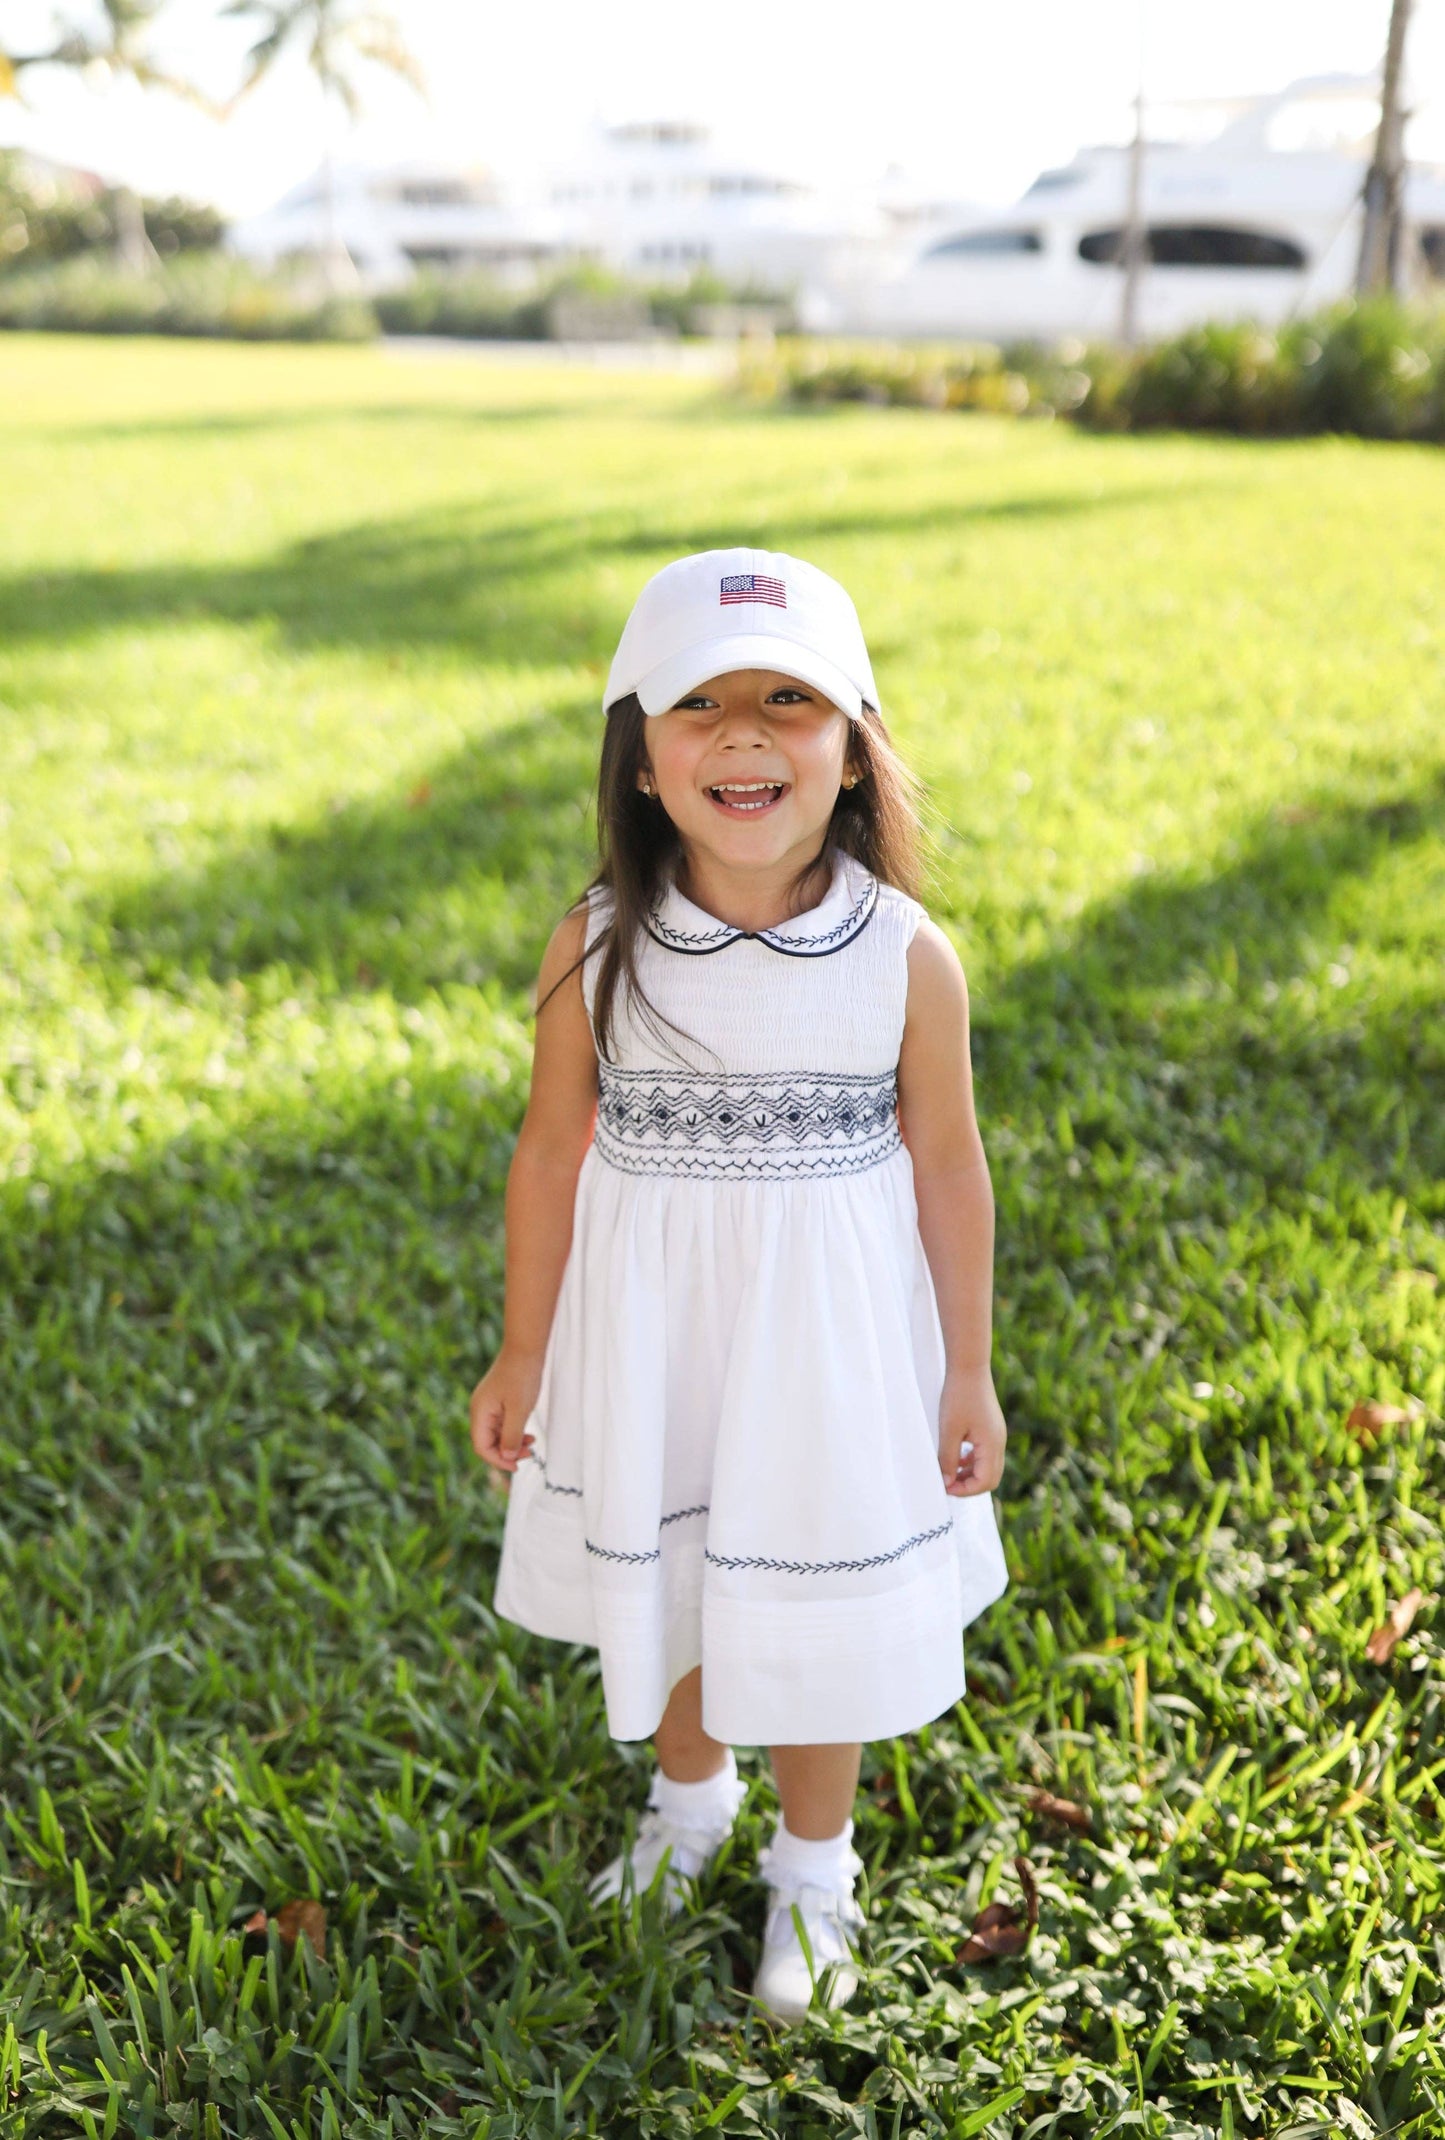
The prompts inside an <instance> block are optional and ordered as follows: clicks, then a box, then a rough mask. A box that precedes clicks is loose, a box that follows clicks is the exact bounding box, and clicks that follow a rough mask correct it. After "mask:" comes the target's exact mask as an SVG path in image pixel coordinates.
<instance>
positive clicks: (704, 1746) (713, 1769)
mask: <svg viewBox="0 0 1445 2140" xmlns="http://www.w3.org/2000/svg"><path fill="white" fill-rule="evenodd" d="M652 1743H653V1745H654V1746H655V1747H656V1749H657V1765H658V1767H659V1768H660V1769H661V1770H662V1773H663V1775H664V1776H666V1777H667V1778H668V1779H669V1780H670V1781H671V1782H673V1783H703V1782H705V1781H706V1779H707V1778H708V1777H709V1776H715V1775H716V1774H717V1773H718V1771H719V1769H721V1768H722V1767H723V1765H724V1764H725V1762H726V1761H727V1757H728V1750H727V1748H726V1746H723V1745H721V1744H720V1743H719V1742H718V1740H716V1739H710V1738H709V1737H708V1735H707V1733H706V1732H705V1731H704V1730H703V1728H702V1666H701V1665H700V1664H696V1665H694V1666H693V1668H692V1670H691V1671H690V1672H685V1673H684V1674H683V1676H682V1678H681V1679H680V1680H678V1682H677V1684H676V1686H675V1687H674V1688H673V1690H672V1692H671V1694H670V1695H669V1696H668V1698H667V1707H666V1709H665V1710H664V1711H663V1713H662V1722H661V1723H660V1724H659V1725H658V1727H657V1730H656V1731H655V1732H654V1733H653V1737H652ZM838 1825H839V1826H840V1827H841V1826H842V1822H841V1821H840V1822H839V1824H838Z"/></svg>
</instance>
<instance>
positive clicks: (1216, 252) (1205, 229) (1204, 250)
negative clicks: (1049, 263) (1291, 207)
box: [1079, 223, 1305, 268]
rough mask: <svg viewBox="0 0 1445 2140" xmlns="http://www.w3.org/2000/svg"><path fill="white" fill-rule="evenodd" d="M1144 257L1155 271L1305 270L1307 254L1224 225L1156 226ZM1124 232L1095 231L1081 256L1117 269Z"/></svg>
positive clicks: (1290, 243) (1289, 243)
mask: <svg viewBox="0 0 1445 2140" xmlns="http://www.w3.org/2000/svg"><path fill="white" fill-rule="evenodd" d="M1146 237H1147V243H1146V246H1145V258H1146V259H1147V260H1148V261H1149V262H1150V263H1151V264H1152V265H1153V266H1154V267H1203V268H1302V267H1303V266H1304V265H1305V256H1304V253H1303V251H1302V250H1301V248H1300V247H1299V246H1298V245H1296V244H1295V242H1294V240H1293V239H1292V238H1279V237H1274V236H1271V234H1270V233H1269V232H1268V231H1263V230H1241V229H1239V228H1237V227H1233V226H1231V225H1229V224H1224V223H1152V224H1151V225H1150V226H1149V229H1148V232H1147V233H1146ZM1123 251H1124V233H1123V231H1122V230H1091V231H1088V232H1086V233H1085V235H1084V236H1083V237H1082V238H1080V240H1079V258H1080V259H1081V260H1091V261H1093V262H1094V263H1095V264H1096V265H1097V266H1103V267H1108V266H1113V265H1114V264H1116V263H1117V262H1118V261H1119V260H1121V259H1122V257H1123Z"/></svg>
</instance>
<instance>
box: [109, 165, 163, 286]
mask: <svg viewBox="0 0 1445 2140" xmlns="http://www.w3.org/2000/svg"><path fill="white" fill-rule="evenodd" d="M114 200H115V256H116V259H117V260H118V261H119V263H120V265H121V266H122V267H123V268H124V269H125V271H126V273H127V274H128V275H148V274H149V273H150V271H151V269H152V268H153V267H156V266H158V265H159V260H160V255H159V254H158V253H157V251H156V249H155V247H154V246H153V245H152V244H151V241H150V239H149V237H148V236H147V234H146V220H145V211H144V209H143V208H142V207H141V202H140V196H139V194H137V193H136V192H135V191H134V189H133V188H132V187H130V186H117V187H116V189H115V194H114Z"/></svg>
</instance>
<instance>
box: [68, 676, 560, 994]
mask: <svg viewBox="0 0 1445 2140" xmlns="http://www.w3.org/2000/svg"><path fill="white" fill-rule="evenodd" d="M601 722H602V716H601V713H600V711H599V709H598V707H597V705H596V703H595V701H589V702H588V703H587V704H585V705H575V706H569V707H567V708H566V709H560V708H554V707H547V708H545V709H542V710H540V711H539V712H537V713H536V714H535V715H534V716H533V717H532V718H531V719H529V720H521V721H511V722H508V723H506V724H505V725H502V726H499V727H497V728H496V729H493V730H489V731H487V732H485V733H483V734H481V735H479V736H477V737H476V738H475V739H474V740H473V741H471V742H469V743H468V744H467V745H466V747H465V748H464V749H462V750H460V751H458V752H456V753H455V754H454V755H453V756H451V757H450V758H448V759H446V760H444V761H443V762H442V763H440V764H438V765H436V766H434V767H433V768H432V769H431V771H430V773H429V775H428V777H427V779H426V780H424V781H422V782H419V783H417V784H415V785H414V786H413V788H412V791H411V794H410V797H409V798H408V799H407V800H406V801H403V802H400V803H397V802H390V801H389V802H386V803H379V804H373V803H358V802H346V803H345V804H343V805H342V806H341V807H340V808H339V809H337V810H335V811H334V812H331V813H328V814H326V815H323V816H321V817H319V818H317V819H316V820H314V821H313V822H312V823H311V824H309V825H304V826H295V825H275V826H271V827H268V828H266V829H265V830H264V831H262V832H261V833H259V834H258V835H257V836H256V837H255V838H254V839H252V840H251V841H249V842H247V843H245V844H243V845H241V846H239V847H236V848H234V849H231V850H228V851H226V852H224V853H222V854H221V855H220V856H218V857H217V858H216V859H215V860H213V861H211V862H209V863H204V864H202V865H200V866H199V867H196V868H193V869H185V870H181V871H179V872H177V873H176V874H175V875H173V876H170V877H164V878H159V879H157V878H143V879H141V880H139V881H137V882H135V883H132V884H130V885H128V886H123V887H121V888H120V889H119V890H116V889H114V888H112V889H111V890H109V891H108V892H107V894H106V897H105V899H104V902H103V903H102V904H101V905H100V906H99V907H98V908H97V909H95V910H93V916H94V919H95V920H96V921H97V922H98V923H99V925H100V926H101V927H102V928H103V929H104V930H106V931H107V932H109V933H110V935H111V937H112V941H113V942H114V943H115V945H116V948H117V950H118V951H119V952H120V953H121V959H122V964H121V967H120V969H119V971H118V972H117V970H116V969H115V968H113V967H109V966H107V967H104V968H102V972H103V973H108V974H114V975H115V977H116V979H117V980H118V982H119V984H120V986H121V987H122V988H124V987H126V986H128V985H130V982H131V981H132V980H134V979H137V978H143V979H145V980H147V981H149V982H151V983H153V984H155V985H158V986H165V985H166V983H167V980H168V978H173V977H174V976H175V975H176V974H178V973H180V972H190V973H204V974H208V975H209V976H210V977H211V978H212V979H215V980H223V981H224V980H230V979H231V978H233V977H234V976H238V975H247V974H253V973H256V972H258V971H260V970H261V969H263V968H266V967H270V966H284V967H286V968H288V969H292V970H295V969H302V970H305V971H306V972H308V973H310V974H311V975H312V976H313V977H314V978H315V980H316V982H317V983H318V985H319V986H320V987H321V988H322V989H323V991H326V992H331V991H333V990H337V989H347V988H356V989H371V988H375V987H378V986H385V987H388V988H390V989H391V990H392V992H393V993H394V994H395V995H397V996H398V997H400V998H403V999H405V1000H408V1001H415V1000H416V999H417V998H418V997H419V996H420V995H422V994H424V993H425V992H426V991H427V990H428V989H430V988H434V987H438V986H441V985H443V984H444V983H446V982H448V981H461V982H468V983H477V982H481V981H484V980H491V979H494V978H495V979H496V980H497V981H499V982H500V984H501V985H502V986H503V987H505V988H508V989H515V990H526V989H527V988H529V987H530V985H531V984H532V982H534V981H535V979H536V974H537V965H538V961H539V960H540V957H541V951H542V947H543V945H544V944H545V942H546V938H547V935H548V933H549V932H550V930H551V928H552V926H553V925H554V924H555V922H556V921H558V920H559V919H560V918H561V915H562V913H563V911H564V909H565V908H566V907H567V906H569V905H570V904H571V902H572V901H573V899H575V898H577V897H578V896H579V895H580V893H581V890H582V887H583V885H584V884H585V882H586V880H587V877H588V876H589V875H590V874H591V856H592V852H593V843H592V840H591V836H590V828H589V819H588V803H589V798H590V796H591V793H592V789H593V786H594V783H595V779H596V771H597V752H598V747H599V741H600V733H601Z"/></svg>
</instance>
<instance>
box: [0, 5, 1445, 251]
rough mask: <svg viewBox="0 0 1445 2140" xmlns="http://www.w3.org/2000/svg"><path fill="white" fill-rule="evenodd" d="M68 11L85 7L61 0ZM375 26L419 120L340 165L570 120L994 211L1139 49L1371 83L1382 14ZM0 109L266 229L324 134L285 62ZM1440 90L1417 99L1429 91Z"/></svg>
mask: <svg viewBox="0 0 1445 2140" xmlns="http://www.w3.org/2000/svg"><path fill="white" fill-rule="evenodd" d="M62 4H63V5H65V4H69V6H70V8H71V11H72V12H73V13H77V14H78V13H81V12H82V11H83V9H84V6H85V4H86V0H62ZM393 12H394V13H395V15H396V16H397V18H398V20H399V21H400V23H401V26H402V29H403V33H404V35H405V37H406V39H407V42H408V43H409V44H410V46H411V48H412V49H413V51H414V52H415V53H416V55H417V57H418V58H419V60H420V61H421V64H422V66H423V69H424V71H425V73H426V75H427V77H428V79H429V82H430V85H431V97H430V101H429V102H426V103H423V102H422V101H421V100H420V99H418V98H417V97H416V96H414V95H413V94H412V93H411V92H410V91H408V90H405V89H403V88H401V87H400V86H398V85H394V84H391V83H389V82H388V81H387V80H386V79H385V78H384V77H381V76H374V77H373V78H372V79H371V81H370V82H369V84H368V110H367V114H366V116H365V118H364V120H363V122H362V124H361V125H360V127H359V128H357V129H355V130H354V131H347V130H345V129H342V128H339V127H338V128H335V130H334V138H335V142H336V146H337V149H338V152H339V153H341V154H344V155H347V156H352V155H356V156H360V157H362V158H364V159H366V160H368V161H371V160H376V161H384V160H389V159H391V158H393V157H404V156H416V155H423V156H425V155H432V154H437V155H441V156H444V157H446V158H448V159H452V160H456V161H460V162H464V163H472V164H488V165H492V166H494V167H496V168H498V169H500V170H502V171H515V172H520V173H525V172H526V171H527V170H529V169H531V168H535V167H537V166H540V165H542V164H545V163H546V162H547V161H549V160H553V159H557V158H560V157H563V156H565V155H566V153H567V152H568V150H569V148H570V147H571V146H572V145H573V144H574V143H575V142H576V140H577V139H578V137H579V136H580V135H581V133H582V132H583V131H584V130H585V128H586V127H587V125H588V123H589V122H590V121H592V120H595V119H605V120H621V119H637V118H652V117H658V116H667V117H684V118H691V119H697V120H701V121H702V122H704V123H707V124H710V125H712V126H713V127H714V128H715V129H716V130H717V132H718V134H719V135H720V137H721V138H722V139H724V140H725V141H727V142H729V143H731V144H732V145H733V146H734V147H735V148H736V149H737V150H738V151H739V152H740V153H743V154H747V155H751V156H756V157H759V158H762V159H764V160H766V161H768V162H770V163H774V164H777V165H779V166H782V167H784V168H789V169H793V170H796V171H798V172H799V173H802V174H807V175H812V176H816V177H819V178H822V179H826V180H833V181H840V182H841V181H843V180H845V179H848V178H854V179H860V180H862V181H864V182H865V183H869V182H871V181H872V180H873V179H874V178H876V177H877V176H878V175H879V174H880V173H881V172H882V171H883V170H884V169H885V168H886V167H887V166H888V165H890V164H893V163H897V164H901V165H903V166H905V167H906V168H907V169H908V170H909V171H911V172H914V173H916V175H917V176H918V178H919V180H920V181H921V182H922V183H924V184H925V185H927V186H929V187H933V188H936V189H938V190H939V191H941V192H947V193H948V194H950V195H952V196H954V197H957V198H963V199H968V200H973V201H978V202H1000V201H1005V200H1011V199H1013V198H1015V197H1016V195H1017V194H1018V193H1019V192H1020V191H1021V190H1022V189H1023V187H1024V186H1025V185H1026V184H1027V183H1028V181H1029V179H1030V178H1031V177H1032V176H1033V174H1034V173H1035V172H1036V171H1037V170H1038V169H1040V168H1041V167H1042V166H1044V165H1046V164H1049V163H1053V162H1057V161H1060V160H1063V159H1065V158H1067V157H1068V156H1069V155H1070V154H1071V153H1072V152H1073V150H1074V149H1075V147H1077V146H1078V145H1079V144H1080V143H1081V142H1085V141H1104V140H1118V139H1121V138H1123V137H1124V135H1125V134H1126V132H1127V130H1128V127H1129V123H1130V100H1131V98H1132V96H1133V94H1134V86H1135V81H1136V78H1137V75H1138V71H1139V55H1140V46H1141V25H1142V43H1143V51H1144V73H1145V81H1146V86H1147V88H1148V90H1149V92H1150V93H1151V95H1153V96H1154V97H1156V98H1160V99H1178V98H1197V97H1214V96H1224V95H1237V94H1241V93H1248V92H1251V91H1257V90H1266V89H1273V88H1276V87H1279V86H1281V85H1282V84H1283V83H1285V82H1286V81H1288V80H1290V79H1291V78H1293V77H1294V76H1297V75H1304V74H1318V73H1327V72H1332V71H1335V70H1341V71H1348V72H1358V71H1362V70H1365V69H1368V68H1370V67H1372V66H1374V65H1377V64H1378V60H1379V55H1380V53H1381V51H1382V49H1383V46H1384V39H1385V30H1386V25H1387V21H1388V14H1389V7H1388V0H1211V5H1210V6H1209V7H1208V8H1207V9H1203V8H1193V7H1190V8H1184V7H1179V6H1178V5H1176V4H1174V0H1090V4H1088V5H1086V6H1081V5H1079V0H1014V4H1012V5H1011V6H1009V7H1006V8H1000V7H999V6H998V5H997V4H996V0H993V4H991V5H988V6H984V5H981V4H979V0H890V4H889V5H888V6H887V7H886V8H880V7H879V6H878V5H877V0H868V4H866V5H865V4H863V0H774V4H773V5H771V6H769V7H768V8H766V9H763V10H760V11H759V10H747V11H738V10H729V9H726V8H717V7H712V6H698V5H695V4H692V5H687V4H684V5H679V0H612V4H611V5H610V6H608V7H598V6H597V5H596V0H531V4H530V5H528V6H527V7H524V8H514V9H511V10H506V9H501V8H498V7H496V6H495V5H491V4H488V5H483V4H481V0H400V4H399V5H396V6H394V8H393ZM7 17H8V19H9V20H10V22H11V23H13V24H14V25H15V30H14V32H13V33H12V34H16V35H17V36H18V38H19V39H21V40H23V39H24V37H25V35H26V34H27V32H28V33H32V34H33V35H34V36H35V37H37V38H43V37H44V36H45V34H46V30H47V26H48V25H49V23H50V22H51V21H52V20H53V16H52V11H51V9H50V7H49V6H47V5H45V4H43V0H7ZM162 27H163V33H164V34H163V36H162V38H161V46H162V50H163V52H164V54H165V56H166V57H167V58H168V59H169V60H170V61H171V62H172V63H173V64H174V65H176V66H177V67H178V68H180V69H182V70H183V71H188V72H190V73H191V74H192V75H193V76H195V77H196V78H199V79H201V80H203V81H204V82H206V83H207V84H208V85H209V86H210V87H211V88H212V89H214V90H215V91H217V92H223V91H225V90H226V89H227V88H229V87H230V86H231V85H232V84H233V82H234V80H235V76H236V68H237V62H238V58H239V55H240V52H241V50H242V49H243V42H244V30H243V28H242V26H241V25H240V24H237V23H222V22H220V21H219V19H218V15H217V11H216V9H215V8H214V7H212V6H211V5H209V4H207V0H172V4H171V6H170V7H169V8H168V9H167V11H166V13H165V15H164V16H163V17H162ZM1411 79H1412V85H1413V89H1414V101H1415V102H1416V104H1417V105H1418V106H1420V111H1419V116H1418V118H1417V119H1416V121H1415V122H1414V126H1413V130H1412V137H1411V146H1412V149H1413V152H1414V153H1415V154H1417V155H1426V156H1430V157H1433V158H1438V159H1439V160H1441V161H1445V0H1416V11H1415V23H1414V28H1413V30H1412V37H1411ZM29 81H30V85H31V86H30V87H29V88H28V89H27V102H28V104H29V106H30V109H28V110H25V109H22V108H20V107H18V106H17V105H15V104H14V103H8V104H0V142H8V143H22V144H25V145H28V146H31V147H33V148H35V149H38V150H41V151H43V152H46V153H49V154H51V155H53V156H56V157H59V158H61V159H62V160H65V161H70V162H78V163H83V164H86V165H87V166H89V167H90V168H92V169H95V170H99V171H101V172H102V173H103V174H104V175H106V176H108V177H117V178H124V179H126V180H128V181H130V182H131V183H133V184H136V185H138V186H140V187H141V188H143V189H144V190H146V191H147V192H158V193H167V192H181V193H189V194H191V195H193V196H196V197H198V198H203V199H210V200H214V201H216V202H217V203H218V204H219V205H220V206H221V207H222V208H223V209H225V210H226V211H227V212H228V213H231V214H243V213H246V212H248V211H250V210H253V209H256V208H259V207H263V206H265V205H267V204H268V203H269V202H270V201H271V200H273V199H275V198H276V197H277V196H278V195H279V194H280V193H282V192H283V191H284V190H285V189H286V188H287V187H288V186H290V185H292V184H294V183H295V182H296V180H298V179H299V178H301V177H303V176H305V175H306V173H308V172H309V171H310V170H311V169H313V168H314V166H315V164H316V161H317V157H318V154H319V152H320V147H321V143H322V140H323V131H322V130H323V127H324V126H325V124H326V123H327V122H326V120H325V117H324V114H323V113H322V111H321V109H320V105H319V99H318V96H317V93H316V91H315V88H314V86H313V84H312V83H311V82H310V80H309V79H308V78H307V76H306V74H305V72H304V69H302V68H301V67H300V66H299V65H293V66H290V67H288V68H286V70H285V71H284V72H283V73H281V74H279V75H278V76H277V78H276V79H275V80H273V81H272V82H271V83H270V84H268V86H267V87H266V88H265V89H264V90H263V91H261V92H259V93H258V94H257V96H256V98H255V99H254V101H253V102H252V103H251V104H250V105H249V106H247V107H243V108H242V111H241V113H240V114H239V115H237V116H236V117H235V118H233V119H232V120H231V121H230V122H229V123H228V124H227V125H225V126H217V125H215V124H213V123H212V122H211V121H209V120H207V119H205V118H204V117H202V116H201V115H199V114H198V113H196V112H194V111H191V110H189V109H187V108H186V107H185V106H184V105H181V104H178V103H176V102H174V101H173V100H171V99H168V98H166V97H163V96H160V95H152V96H149V97H144V98H142V97H140V96H139V95H137V94H135V93H133V92H131V91H129V90H127V89H124V88H118V87H106V86H105V85H100V84H97V85H93V86H92V85H89V84H87V83H85V82H82V81H78V80H66V79H64V78H62V77H60V76H58V75H57V74H55V73H53V72H51V73H47V74H45V75H40V74H36V75H32V76H31V77H30V78H29ZM1434 85H1440V87H1439V93H1438V96H1437V97H1436V99H1435V101H1432V102H1428V103H1427V102H1426V101H1425V92H1427V91H1428V90H1430V89H1431V88H1432V87H1433V86H1434Z"/></svg>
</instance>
